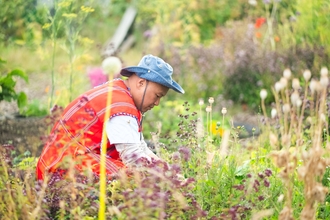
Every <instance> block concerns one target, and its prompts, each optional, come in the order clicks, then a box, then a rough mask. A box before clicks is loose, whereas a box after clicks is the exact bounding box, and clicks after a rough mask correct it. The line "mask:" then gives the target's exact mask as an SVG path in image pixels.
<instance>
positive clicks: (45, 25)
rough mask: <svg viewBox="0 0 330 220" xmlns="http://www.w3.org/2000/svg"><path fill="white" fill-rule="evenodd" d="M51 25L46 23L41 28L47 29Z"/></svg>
mask: <svg viewBox="0 0 330 220" xmlns="http://www.w3.org/2000/svg"><path fill="white" fill-rule="evenodd" d="M51 25H52V24H51V23H46V24H44V25H43V26H42V29H48V28H49V27H50V26H51Z"/></svg>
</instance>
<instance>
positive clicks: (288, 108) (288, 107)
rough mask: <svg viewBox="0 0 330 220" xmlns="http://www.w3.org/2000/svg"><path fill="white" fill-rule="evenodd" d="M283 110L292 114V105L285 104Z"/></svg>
mask: <svg viewBox="0 0 330 220" xmlns="http://www.w3.org/2000/svg"><path fill="white" fill-rule="evenodd" d="M282 108H283V112H284V113H289V112H290V105H289V104H288V103H286V104H284V105H283V107H282Z"/></svg>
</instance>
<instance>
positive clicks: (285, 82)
mask: <svg viewBox="0 0 330 220" xmlns="http://www.w3.org/2000/svg"><path fill="white" fill-rule="evenodd" d="M280 83H281V84H282V88H285V87H286V86H287V85H288V80H287V79H286V78H284V77H282V78H281V79H280Z"/></svg>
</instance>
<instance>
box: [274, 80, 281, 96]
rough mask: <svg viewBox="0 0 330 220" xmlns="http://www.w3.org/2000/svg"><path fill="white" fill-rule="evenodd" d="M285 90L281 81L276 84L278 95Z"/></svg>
mask: <svg viewBox="0 0 330 220" xmlns="http://www.w3.org/2000/svg"><path fill="white" fill-rule="evenodd" d="M282 89H283V85H282V83H281V82H280V81H279V82H276V83H275V91H276V92H277V93H278V92H279V91H281V90H282Z"/></svg>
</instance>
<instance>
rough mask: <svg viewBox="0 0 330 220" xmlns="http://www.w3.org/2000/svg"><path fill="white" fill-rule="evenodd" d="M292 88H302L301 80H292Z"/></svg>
mask: <svg viewBox="0 0 330 220" xmlns="http://www.w3.org/2000/svg"><path fill="white" fill-rule="evenodd" d="M292 88H293V89H296V90H298V89H299V88H300V84H299V80H298V79H297V78H294V79H293V80H292Z"/></svg>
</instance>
